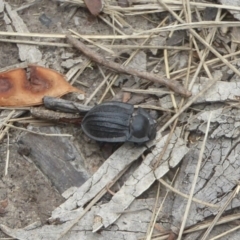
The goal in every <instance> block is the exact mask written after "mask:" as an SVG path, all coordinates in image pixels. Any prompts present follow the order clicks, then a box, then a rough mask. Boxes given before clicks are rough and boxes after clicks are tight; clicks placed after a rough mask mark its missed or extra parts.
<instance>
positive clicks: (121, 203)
mask: <svg viewBox="0 0 240 240" xmlns="http://www.w3.org/2000/svg"><path fill="white" fill-rule="evenodd" d="M180 132H181V131H180V129H176V131H175V133H174V134H173V137H172V138H171V141H170V144H169V145H168V148H167V151H166V152H165V155H164V157H163V160H162V163H161V164H160V166H159V167H158V168H157V169H156V170H155V172H154V171H153V166H152V164H151V163H152V162H153V161H154V160H155V161H156V160H157V159H158V157H159V154H160V153H161V151H162V149H163V147H164V145H165V142H166V139H167V137H168V135H166V136H164V137H162V138H161V139H160V140H159V141H158V143H157V145H156V147H155V149H154V150H153V152H152V153H150V154H148V155H147V157H146V158H145V159H144V161H143V162H142V164H141V165H140V166H139V167H138V168H137V169H136V170H135V171H134V172H133V174H132V176H131V177H130V178H129V179H128V180H127V181H126V182H125V183H124V185H123V186H122V188H121V189H120V190H119V191H118V192H117V193H116V194H115V195H114V196H113V197H112V199H111V201H110V202H109V203H107V204H104V205H102V206H101V209H100V211H99V212H98V213H97V215H99V216H101V218H102V225H101V226H104V227H105V228H106V227H108V226H109V225H111V224H112V223H113V222H115V221H116V220H117V219H118V218H119V217H120V215H121V214H118V213H116V212H121V211H124V210H125V209H127V208H128V207H129V206H130V204H131V203H132V202H133V201H134V199H135V198H136V197H138V196H140V195H141V194H142V193H143V192H144V191H146V190H147V189H148V188H149V187H150V186H151V185H152V184H153V183H154V181H155V180H156V178H161V177H162V176H164V175H165V174H166V173H167V172H168V171H169V170H170V167H172V168H173V167H175V166H176V165H177V164H178V163H179V162H180V161H181V159H182V158H183V157H184V155H185V154H186V153H187V152H188V148H187V147H186V146H185V144H184V141H183V139H181V138H180ZM99 227H100V226H97V228H96V229H93V231H96V230H98V229H99Z"/></svg>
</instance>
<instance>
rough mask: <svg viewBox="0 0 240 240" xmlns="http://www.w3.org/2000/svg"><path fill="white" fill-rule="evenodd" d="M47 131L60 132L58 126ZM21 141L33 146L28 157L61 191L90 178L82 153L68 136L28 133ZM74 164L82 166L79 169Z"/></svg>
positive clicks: (79, 184) (46, 129)
mask: <svg viewBox="0 0 240 240" xmlns="http://www.w3.org/2000/svg"><path fill="white" fill-rule="evenodd" d="M46 131H47V132H57V133H59V131H58V128H57V127H55V128H53V127H51V128H45V129H44V132H46ZM19 143H21V144H22V145H23V146H26V147H30V148H31V152H30V155H29V156H28V157H29V158H30V159H31V160H32V161H33V162H34V163H35V164H36V165H37V166H38V167H39V168H40V170H41V171H42V172H43V173H44V175H45V176H47V177H48V179H49V180H50V181H51V182H52V183H53V185H54V186H55V187H56V189H57V190H58V191H59V192H60V193H63V192H64V191H65V190H67V189H68V188H70V187H73V186H76V187H79V186H81V185H82V184H83V183H84V182H85V181H86V180H87V179H88V178H89V174H88V173H87V171H86V170H85V169H84V167H83V160H82V159H81V155H79V153H78V151H77V149H76V148H75V147H74V145H73V144H72V142H71V141H70V140H69V139H68V138H65V137H64V138H61V137H60V136H59V137H49V136H42V135H36V134H31V133H27V134H24V135H22V136H21V137H20V141H19ZM74 164H75V165H79V166H80V167H79V168H78V169H77V168H75V167H74Z"/></svg>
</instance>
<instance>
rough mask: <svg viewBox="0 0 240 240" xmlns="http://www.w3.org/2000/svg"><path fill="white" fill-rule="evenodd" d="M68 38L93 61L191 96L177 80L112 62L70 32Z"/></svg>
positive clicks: (185, 95)
mask: <svg viewBox="0 0 240 240" xmlns="http://www.w3.org/2000/svg"><path fill="white" fill-rule="evenodd" d="M66 38H67V39H68V41H69V42H70V43H71V44H72V45H73V46H74V47H76V48H77V49H78V50H80V51H81V52H83V53H84V54H85V55H86V56H88V57H89V58H91V59H92V60H93V61H95V62H97V63H99V64H101V65H103V66H105V67H107V68H110V69H112V70H114V71H117V72H119V73H124V74H129V75H133V76H137V77H139V78H144V79H147V80H149V81H152V82H155V83H159V84H162V85H164V86H166V87H169V88H170V89H171V90H173V91H174V92H176V93H179V94H180V95H182V96H184V97H190V96H191V92H189V91H188V90H186V89H185V88H184V87H183V86H182V85H181V84H180V83H178V82H177V81H173V80H171V79H167V78H164V77H160V76H157V75H154V74H152V73H148V72H139V71H137V70H135V69H133V68H129V67H123V66H122V65H120V64H118V63H115V62H110V61H108V60H106V59H105V58H103V57H102V56H100V55H99V54H98V53H96V52H95V51H93V50H91V49H89V48H87V47H86V46H85V45H84V44H83V43H81V42H80V41H78V40H77V39H75V38H73V37H72V36H71V35H70V34H67V35H66Z"/></svg>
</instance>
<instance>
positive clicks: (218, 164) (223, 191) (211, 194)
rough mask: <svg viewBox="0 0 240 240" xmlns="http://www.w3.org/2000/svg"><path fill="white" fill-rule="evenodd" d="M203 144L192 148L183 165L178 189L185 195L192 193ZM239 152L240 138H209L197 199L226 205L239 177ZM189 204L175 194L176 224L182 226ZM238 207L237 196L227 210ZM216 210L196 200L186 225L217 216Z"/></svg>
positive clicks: (197, 187) (173, 214)
mask: <svg viewBox="0 0 240 240" xmlns="http://www.w3.org/2000/svg"><path fill="white" fill-rule="evenodd" d="M201 144H202V142H199V143H198V145H197V146H196V147H195V148H192V150H191V151H190V152H189V153H188V154H187V155H186V156H185V158H184V160H183V164H182V166H181V170H180V173H179V178H178V179H177V182H176V186H175V188H177V189H179V190H180V191H181V192H183V193H185V194H189V191H190V188H191V184H192V180H193V177H194V173H195V168H196V164H197V160H198V157H199V151H200V147H201ZM239 152H240V143H239V139H238V140H236V141H235V142H234V141H233V140H232V139H226V138H219V139H208V141H207V144H206V148H205V152H204V158H203V163H202V167H201V171H200V174H199V178H198V182H197V185H196V187H195V193H194V197H195V198H197V199H199V200H202V201H206V202H209V203H211V204H216V205H218V206H220V207H221V206H223V205H224V203H225V202H226V200H227V198H228V195H229V194H230V193H231V191H232V189H233V188H234V187H235V185H236V183H237V182H238V180H239V178H240V165H239V161H240V155H239ZM186 203H187V200H186V199H183V198H182V197H180V196H176V198H175V200H174V204H173V211H172V216H173V227H177V228H179V227H180V225H181V222H182V216H183V214H184V211H185V208H186ZM239 206H240V197H239V196H236V197H235V198H234V200H233V201H232V203H231V204H230V206H228V209H233V208H235V207H239ZM217 212H218V210H217V209H216V208H209V207H206V206H203V205H200V204H197V203H195V202H193V203H192V205H191V208H190V211H189V215H188V219H187V223H186V227H187V226H190V225H193V224H196V223H197V222H199V221H202V220H204V219H205V218H206V217H209V216H211V215H215V214H216V213H217Z"/></svg>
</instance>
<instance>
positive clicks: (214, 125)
mask: <svg viewBox="0 0 240 240" xmlns="http://www.w3.org/2000/svg"><path fill="white" fill-rule="evenodd" d="M210 112H212V118H211V134H210V137H211V138H217V137H222V136H225V137H227V138H236V137H238V136H239V134H240V109H236V108H235V109H232V108H226V107H225V108H224V107H221V108H219V109H215V110H211V111H203V112H200V113H199V114H197V115H195V116H194V117H192V118H190V119H189V120H188V129H189V130H190V131H195V130H199V131H201V132H203V133H205V131H206V125H207V121H208V118H209V115H210Z"/></svg>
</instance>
